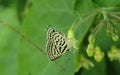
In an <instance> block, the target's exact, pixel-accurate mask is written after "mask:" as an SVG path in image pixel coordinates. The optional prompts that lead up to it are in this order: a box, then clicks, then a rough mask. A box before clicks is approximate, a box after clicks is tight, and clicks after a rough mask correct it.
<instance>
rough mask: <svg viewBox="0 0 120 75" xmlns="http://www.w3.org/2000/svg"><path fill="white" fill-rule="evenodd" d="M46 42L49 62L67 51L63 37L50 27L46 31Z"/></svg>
mask: <svg viewBox="0 0 120 75" xmlns="http://www.w3.org/2000/svg"><path fill="white" fill-rule="evenodd" d="M47 40H48V42H47V55H48V57H49V58H50V60H55V59H57V58H58V57H60V56H61V55H62V54H64V53H65V52H66V51H67V50H69V47H68V45H67V43H66V38H65V36H64V35H63V34H61V33H59V32H58V31H56V30H55V29H54V28H52V27H51V28H49V29H48V32H47Z"/></svg>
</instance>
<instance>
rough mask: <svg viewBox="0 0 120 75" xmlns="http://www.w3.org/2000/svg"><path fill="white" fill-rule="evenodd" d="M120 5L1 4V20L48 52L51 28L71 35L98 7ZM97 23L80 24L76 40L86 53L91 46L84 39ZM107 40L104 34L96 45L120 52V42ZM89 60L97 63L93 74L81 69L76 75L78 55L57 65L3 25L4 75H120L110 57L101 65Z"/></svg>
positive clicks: (53, 0)
mask: <svg viewBox="0 0 120 75" xmlns="http://www.w3.org/2000/svg"><path fill="white" fill-rule="evenodd" d="M116 5H120V0H0V20H1V21H4V23H7V24H9V25H11V26H13V27H14V28H15V29H17V30H18V31H20V32H21V33H23V34H25V35H26V36H27V37H29V39H31V40H32V41H33V42H34V43H36V44H37V45H38V46H39V47H40V48H41V49H42V50H43V51H44V52H46V48H45V47H46V42H47V39H46V32H47V30H46V27H47V26H48V25H51V26H53V27H55V28H56V29H57V30H58V31H62V32H63V33H64V34H65V35H67V31H68V30H69V28H70V27H71V26H72V24H73V22H74V21H75V19H76V18H78V17H79V16H83V15H85V14H86V13H88V12H90V11H91V10H93V9H95V8H96V6H97V7H112V6H116ZM76 12H77V13H76ZM93 20H94V16H93V17H91V18H90V19H89V20H87V21H85V22H84V23H82V24H78V25H79V26H78V27H77V29H76V30H75V38H76V39H77V40H78V41H79V42H80V43H81V44H82V45H81V46H82V47H84V48H82V49H83V50H85V48H86V46H87V44H88V42H85V41H87V38H86V37H84V36H86V35H87V36H88V34H86V32H87V30H88V29H89V28H90V26H91V24H92V23H93ZM119 34H120V33H119ZM103 36H106V33H105V32H104V31H103V30H101V31H100V32H99V35H98V36H97V37H98V38H96V42H97V43H98V45H99V46H100V47H101V49H102V50H103V51H104V52H106V51H107V50H110V48H111V44H115V45H116V46H118V47H119V48H120V41H118V42H117V43H114V42H113V41H112V40H111V38H110V37H109V38H108V37H107V36H106V37H103ZM102 39H103V40H102ZM84 42H85V43H84ZM77 55H78V56H79V57H80V55H79V54H77ZM88 59H90V60H91V61H93V63H94V67H92V68H90V69H89V70H87V69H84V68H79V69H78V71H77V72H75V69H76V64H75V60H76V54H75V53H73V52H72V51H71V52H66V53H65V54H64V55H62V56H61V57H60V58H59V59H57V60H56V61H55V62H54V61H50V60H49V59H48V57H47V56H46V55H44V54H43V53H42V52H40V51H39V50H38V49H36V48H35V47H34V46H33V45H31V44H30V43H29V42H28V41H26V40H25V39H24V38H22V37H21V36H20V35H19V34H17V33H15V31H12V30H11V29H10V28H7V27H6V26H4V24H1V23H0V75H74V74H75V75H113V74H114V75H120V71H119V70H120V63H119V62H118V61H113V62H111V61H110V60H109V59H108V58H107V57H106V55H105V58H104V59H103V60H102V61H101V62H99V63H97V62H96V61H95V60H93V58H88ZM78 64H79V62H78Z"/></svg>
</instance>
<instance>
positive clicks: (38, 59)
mask: <svg viewBox="0 0 120 75" xmlns="http://www.w3.org/2000/svg"><path fill="white" fill-rule="evenodd" d="M74 2H75V1H74V0H71V1H70V0H69V1H68V0H57V1H56V0H52V1H51V0H36V1H32V6H31V8H30V9H29V11H28V12H29V13H28V14H27V16H26V17H25V19H24V21H23V25H22V26H23V27H22V33H24V34H25V35H27V36H28V37H29V38H30V39H31V40H32V41H33V42H34V43H36V44H37V45H38V46H39V47H40V48H41V49H42V51H44V52H45V53H46V42H47V39H46V32H47V30H46V27H47V26H48V25H51V26H52V27H55V28H56V29H57V30H58V31H60V32H63V33H64V34H66V33H67V31H68V29H69V28H70V26H71V25H72V23H73V21H74V19H75V16H74V13H73V12H72V11H73V6H74ZM21 41H22V42H21V44H20V48H19V55H18V57H19V70H18V74H19V75H28V74H31V75H73V74H74V60H75V58H74V56H75V54H73V53H72V51H71V52H66V53H65V54H64V55H62V56H61V57H60V58H59V59H57V60H56V61H50V60H49V59H48V57H47V55H44V54H43V53H42V52H41V51H39V50H38V49H37V48H35V47H33V46H32V45H31V44H29V43H28V42H27V41H25V40H24V39H23V38H22V39H21Z"/></svg>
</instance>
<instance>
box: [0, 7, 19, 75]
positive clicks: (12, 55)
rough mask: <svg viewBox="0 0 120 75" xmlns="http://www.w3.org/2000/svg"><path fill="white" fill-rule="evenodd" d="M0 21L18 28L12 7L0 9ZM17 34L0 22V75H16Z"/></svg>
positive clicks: (14, 10)
mask: <svg viewBox="0 0 120 75" xmlns="http://www.w3.org/2000/svg"><path fill="white" fill-rule="evenodd" d="M0 10H1V12H0V21H4V22H5V23H8V24H11V26H14V27H16V28H18V25H19V22H18V20H17V12H16V9H15V8H13V7H9V8H6V9H0ZM18 43H19V37H18V34H15V33H14V31H12V30H10V29H9V28H7V27H6V26H4V24H1V23H0V75H16V74H17V69H18V64H17V63H18V61H17V59H18V58H17V54H18Z"/></svg>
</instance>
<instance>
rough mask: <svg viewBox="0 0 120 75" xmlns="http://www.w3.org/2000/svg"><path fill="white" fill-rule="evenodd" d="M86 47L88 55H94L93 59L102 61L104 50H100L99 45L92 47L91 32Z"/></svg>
mask: <svg viewBox="0 0 120 75" xmlns="http://www.w3.org/2000/svg"><path fill="white" fill-rule="evenodd" d="M88 42H89V44H88V47H87V50H86V52H87V54H88V56H89V57H92V56H93V57H94V59H95V60H96V61H97V62H100V61H102V59H103V58H104V52H102V51H101V50H100V47H99V46H96V47H94V43H95V37H94V35H93V34H91V35H90V36H89V38H88Z"/></svg>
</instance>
